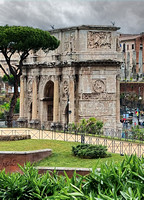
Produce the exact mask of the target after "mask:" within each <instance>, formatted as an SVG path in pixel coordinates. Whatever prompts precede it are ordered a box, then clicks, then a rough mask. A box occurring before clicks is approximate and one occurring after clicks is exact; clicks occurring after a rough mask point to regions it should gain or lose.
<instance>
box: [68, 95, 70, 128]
mask: <svg viewBox="0 0 144 200" xmlns="http://www.w3.org/2000/svg"><path fill="white" fill-rule="evenodd" d="M69 104H70V101H69V94H68V93H67V129H68V124H69Z"/></svg>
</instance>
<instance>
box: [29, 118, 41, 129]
mask: <svg viewBox="0 0 144 200" xmlns="http://www.w3.org/2000/svg"><path fill="white" fill-rule="evenodd" d="M28 126H29V127H30V128H36V129H40V121H39V120H38V119H33V120H31V121H29V123H28Z"/></svg>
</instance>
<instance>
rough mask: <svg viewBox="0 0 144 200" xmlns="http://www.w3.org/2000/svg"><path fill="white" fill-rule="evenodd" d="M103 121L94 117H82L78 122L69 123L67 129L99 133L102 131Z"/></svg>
mask: <svg viewBox="0 0 144 200" xmlns="http://www.w3.org/2000/svg"><path fill="white" fill-rule="evenodd" d="M102 128H103V122H102V121H100V120H97V119H96V118H94V117H91V118H89V119H88V120H86V119H82V120H81V122H80V123H79V124H75V123H72V124H69V131H71V132H79V133H89V134H97V135H100V134H102V133H103V131H102Z"/></svg>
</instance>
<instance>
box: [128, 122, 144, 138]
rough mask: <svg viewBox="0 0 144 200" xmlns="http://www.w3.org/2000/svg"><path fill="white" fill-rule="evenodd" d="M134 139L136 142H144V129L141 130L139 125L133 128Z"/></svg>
mask: <svg viewBox="0 0 144 200" xmlns="http://www.w3.org/2000/svg"><path fill="white" fill-rule="evenodd" d="M131 132H132V139H135V140H142V141H143V140H144V129H140V128H139V126H138V125H137V126H136V127H132V130H131Z"/></svg>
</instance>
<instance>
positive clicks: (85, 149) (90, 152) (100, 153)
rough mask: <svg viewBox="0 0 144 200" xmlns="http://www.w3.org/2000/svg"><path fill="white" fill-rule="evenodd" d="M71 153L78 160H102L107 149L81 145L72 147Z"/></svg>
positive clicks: (100, 146) (98, 146) (99, 146)
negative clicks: (78, 158)
mask: <svg viewBox="0 0 144 200" xmlns="http://www.w3.org/2000/svg"><path fill="white" fill-rule="evenodd" d="M72 152H73V154H74V155H75V156H78V157H80V158H104V157H106V156H108V155H107V153H106V152H107V147H106V146H102V145H90V144H81V145H77V146H76V147H72Z"/></svg>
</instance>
